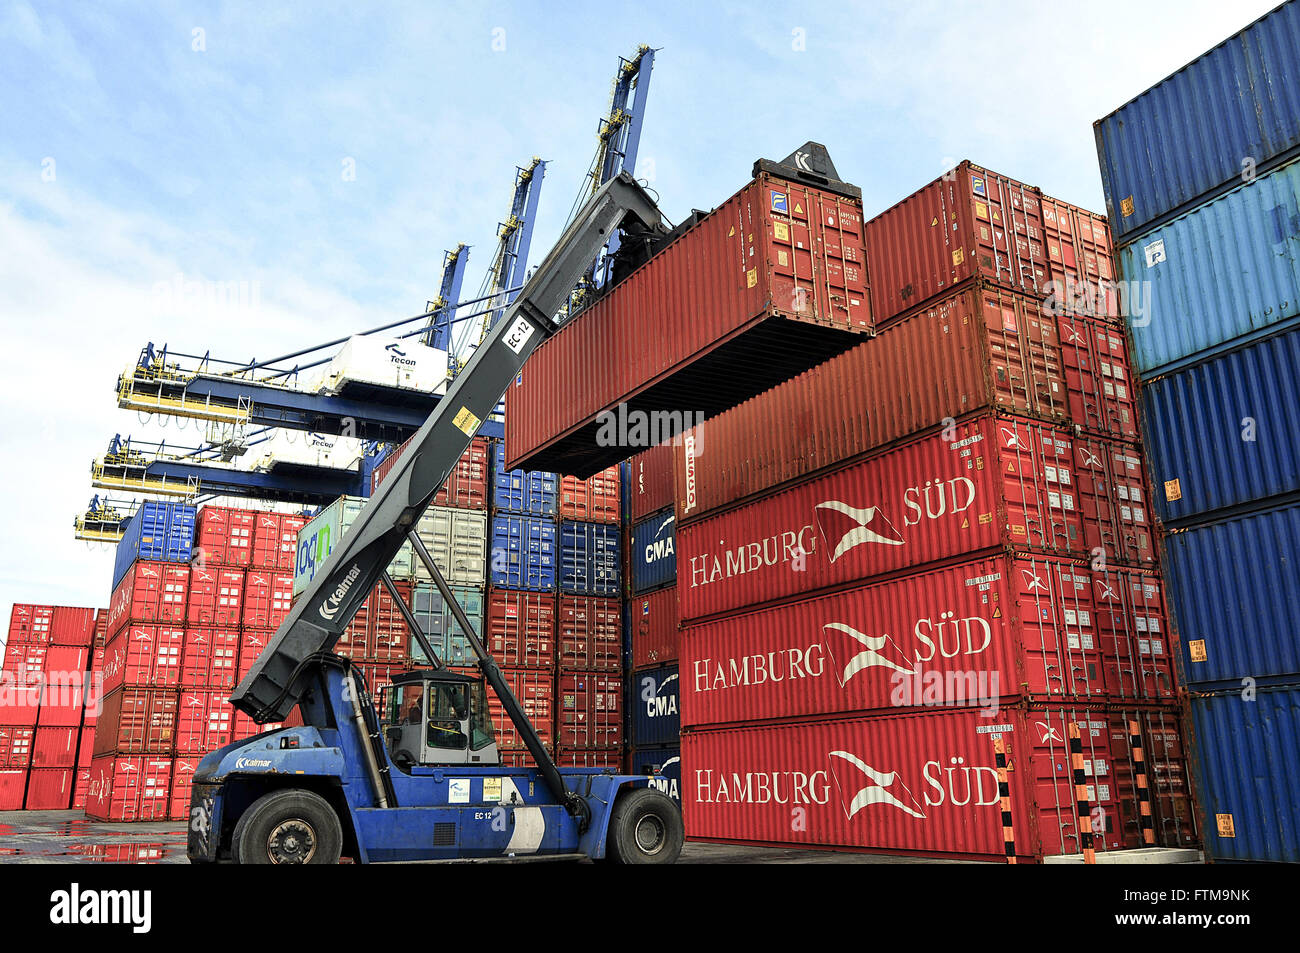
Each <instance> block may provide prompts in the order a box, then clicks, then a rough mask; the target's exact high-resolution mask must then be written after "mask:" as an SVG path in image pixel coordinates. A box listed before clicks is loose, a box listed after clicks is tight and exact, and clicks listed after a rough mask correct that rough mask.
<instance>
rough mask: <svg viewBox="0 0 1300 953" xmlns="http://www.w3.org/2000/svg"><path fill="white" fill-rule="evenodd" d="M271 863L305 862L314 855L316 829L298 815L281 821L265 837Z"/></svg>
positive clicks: (308, 861) (309, 860) (267, 853)
mask: <svg viewBox="0 0 1300 953" xmlns="http://www.w3.org/2000/svg"><path fill="white" fill-rule="evenodd" d="M266 855H267V857H269V858H270V860H271V863H273V864H306V863H310V862H311V859H312V858H313V857H315V856H316V830H315V828H313V827H312V826H311V825H310V824H308V823H307V822H306V821H304V820H303V819H302V818H300V817H295V818H290V819H289V820H286V821H281V822H280V823H279V824H277V825H276V826H275V827H274V828H272V830H271V833H270V834H269V835H268V836H267V838H266Z"/></svg>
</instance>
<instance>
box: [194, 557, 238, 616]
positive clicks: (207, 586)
mask: <svg viewBox="0 0 1300 953" xmlns="http://www.w3.org/2000/svg"><path fill="white" fill-rule="evenodd" d="M243 617H244V570H242V569H219V568H217V567H216V566H205V565H200V564H199V563H195V564H194V565H193V566H191V567H190V589H189V595H188V597H187V599H186V607H185V621H186V623H187V624H189V625H215V626H238V625H240V623H241V621H242V619H243Z"/></svg>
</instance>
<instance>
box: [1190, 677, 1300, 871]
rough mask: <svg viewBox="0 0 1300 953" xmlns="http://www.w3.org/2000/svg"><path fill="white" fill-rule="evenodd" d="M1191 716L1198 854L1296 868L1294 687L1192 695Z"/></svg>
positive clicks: (1298, 725) (1299, 827) (1299, 720)
mask: <svg viewBox="0 0 1300 953" xmlns="http://www.w3.org/2000/svg"><path fill="white" fill-rule="evenodd" d="M1191 711H1192V726H1193V730H1194V731H1195V733H1196V745H1195V759H1194V766H1193V773H1194V774H1195V778H1196V786H1197V793H1198V794H1199V797H1200V803H1201V810H1202V811H1203V813H1204V817H1205V824H1204V825H1203V826H1204V835H1205V852H1206V853H1207V854H1208V855H1209V856H1210V857H1212V858H1214V859H1215V860H1219V861H1225V860H1236V861H1255V862H1274V863H1292V864H1294V863H1297V862H1300V798H1298V797H1296V779H1297V778H1300V686H1295V685H1290V686H1284V687H1278V688H1262V689H1259V690H1258V691H1257V692H1255V693H1253V694H1252V695H1250V696H1249V697H1243V693H1242V692H1241V691H1240V690H1237V691H1234V692H1223V693H1221V694H1213V695H1196V694H1194V695H1192V698H1191Z"/></svg>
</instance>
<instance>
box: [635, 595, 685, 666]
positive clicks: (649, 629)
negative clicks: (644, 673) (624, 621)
mask: <svg viewBox="0 0 1300 953" xmlns="http://www.w3.org/2000/svg"><path fill="white" fill-rule="evenodd" d="M627 605H628V609H627V611H628V612H629V613H630V615H631V620H630V623H631V628H632V667H633V668H634V669H642V668H658V667H659V666H660V665H667V664H668V663H669V662H673V661H676V659H677V657H678V655H679V652H680V650H679V644H680V638H681V634H680V633H679V632H678V627H679V625H680V616H679V615H678V612H677V587H676V586H669V587H668V588H667V589H659V590H657V591H655V592H649V593H646V594H645V595H644V596H635V597H633V598H632V599H631V600H630V601H629V602H628V604H627Z"/></svg>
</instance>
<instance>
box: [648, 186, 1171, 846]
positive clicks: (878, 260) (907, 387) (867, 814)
mask: <svg viewBox="0 0 1300 953" xmlns="http://www.w3.org/2000/svg"><path fill="white" fill-rule="evenodd" d="M865 240H866V258H867V261H868V265H869V269H870V274H871V294H872V306H873V307H872V309H873V313H874V314H875V316H876V319H877V326H878V329H879V333H878V335H877V336H876V337H875V338H873V339H872V340H870V341H868V342H866V343H864V344H862V345H859V346H858V347H856V348H854V349H853V350H851V351H848V352H846V353H845V354H843V355H840V356H838V357H835V358H832V359H831V360H829V361H827V362H826V363H825V364H823V365H821V366H819V367H817V368H815V369H813V370H812V371H809V372H807V373H805V374H803V375H800V376H799V377H796V378H794V379H792V380H791V381H788V382H787V383H785V384H782V385H780V386H778V387H776V388H773V389H772V390H771V391H769V392H767V393H766V394H763V395H760V396H759V397H756V398H754V399H752V400H750V401H747V402H746V403H744V404H741V405H740V406H739V407H736V408H734V409H732V410H730V411H728V412H726V413H724V414H722V415H720V416H718V417H716V418H714V419H712V420H709V421H707V422H705V423H704V424H702V425H700V426H699V427H697V428H696V429H695V430H694V431H692V432H690V433H688V434H687V435H686V437H685V439H684V441H683V445H682V447H680V448H678V449H677V450H676V452H675V454H674V457H675V462H674V474H675V496H676V507H677V509H676V515H677V558H678V562H679V567H680V568H679V583H678V586H677V591H678V603H679V612H680V615H681V618H682V620H683V624H684V626H685V628H684V630H683V631H682V633H681V639H680V666H681V673H682V678H681V682H682V688H681V693H682V703H681V715H682V725H683V735H682V763H683V764H684V765H685V770H684V772H683V779H684V784H683V814H684V817H685V820H686V826H687V834H688V836H691V837H696V838H703V839H717V840H742V841H750V842H754V841H757V842H767V843H785V844H800V845H809V846H842V847H850V848H858V849H873V850H883V851H902V852H918V853H925V854H937V855H959V856H982V857H1001V856H1003V855H1004V852H1005V851H1014V852H1015V854H1016V855H1017V856H1019V857H1022V858H1024V859H1027V860H1036V859H1041V858H1043V857H1044V856H1048V855H1057V854H1071V853H1078V852H1079V851H1080V850H1081V846H1082V843H1083V841H1084V839H1085V838H1084V835H1085V833H1088V832H1089V831H1088V829H1089V828H1091V830H1092V832H1095V833H1096V846H1097V848H1098V849H1105V850H1114V849H1120V848H1125V847H1138V846H1141V845H1142V843H1143V834H1142V827H1141V818H1142V817H1143V816H1144V813H1143V807H1142V805H1141V804H1140V803H1139V796H1138V790H1139V785H1138V784H1137V781H1136V777H1137V770H1136V767H1137V764H1138V758H1137V756H1136V753H1135V752H1134V751H1133V750H1131V749H1130V737H1131V735H1130V723H1131V722H1133V721H1136V722H1138V723H1139V735H1140V737H1141V738H1142V744H1143V746H1144V747H1145V749H1146V751H1147V753H1148V754H1147V758H1148V761H1149V762H1155V761H1156V760H1157V755H1156V753H1155V752H1156V751H1157V750H1158V751H1159V752H1160V753H1159V756H1158V757H1159V764H1158V765H1155V770H1154V772H1153V774H1154V778H1153V779H1152V780H1153V784H1152V786H1153V788H1154V801H1155V803H1153V804H1151V805H1150V810H1151V812H1152V814H1153V815H1154V816H1155V818H1156V830H1155V835H1156V838H1157V843H1160V844H1164V845H1169V846H1175V845H1177V846H1186V845H1188V844H1190V843H1192V842H1193V840H1194V837H1195V830H1194V823H1193V819H1192V817H1191V811H1190V806H1189V803H1188V798H1187V794H1186V786H1185V778H1184V777H1183V769H1182V764H1181V757H1182V751H1181V745H1180V744H1179V742H1178V730H1177V718H1176V713H1175V712H1174V711H1173V710H1172V709H1171V708H1170V707H1169V706H1170V705H1171V703H1172V701H1173V698H1174V685H1173V683H1172V678H1171V666H1170V665H1169V663H1168V658H1169V654H1168V653H1169V651H1170V646H1169V644H1168V636H1167V634H1166V628H1167V627H1166V625H1165V622H1164V618H1163V609H1162V603H1161V599H1160V586H1159V579H1158V576H1157V575H1156V574H1155V572H1154V557H1153V554H1152V547H1151V544H1150V530H1149V528H1148V525H1147V520H1148V517H1147V516H1146V499H1147V492H1146V487H1145V483H1144V479H1143V475H1142V466H1141V452H1140V449H1139V448H1138V447H1137V445H1136V444H1134V443H1133V442H1132V440H1133V437H1134V436H1135V434H1134V432H1133V430H1132V414H1131V397H1130V396H1129V395H1128V394H1127V391H1126V390H1122V388H1126V386H1127V373H1126V371H1125V349H1124V347H1123V344H1122V341H1121V340H1120V335H1119V329H1118V328H1117V326H1116V325H1115V323H1114V316H1113V313H1112V304H1113V302H1112V301H1110V300H1109V299H1107V298H1105V297H1102V296H1098V295H1096V294H1084V293H1082V290H1081V289H1080V287H1079V284H1080V282H1085V281H1086V282H1087V284H1086V286H1085V287H1090V288H1095V287H1096V286H1097V285H1098V283H1100V282H1102V281H1106V280H1109V279H1110V277H1111V258H1110V246H1109V239H1108V235H1107V231H1106V228H1105V222H1104V220H1103V219H1100V218H1099V217H1097V216H1095V215H1092V214H1091V213H1088V212H1085V211H1083V210H1081V209H1077V208H1074V207H1072V206H1069V205H1067V204H1066V203H1063V202H1059V201H1057V200H1054V199H1051V198H1050V197H1047V196H1044V195H1043V194H1042V193H1041V191H1040V190H1038V189H1036V188H1032V187H1030V186H1027V185H1024V184H1023V183H1020V182H1017V181H1016V180H1014V179H1011V178H1009V177H1007V176H1004V175H1000V174H998V173H994V172H991V171H989V170H986V169H982V168H980V167H978V166H975V165H973V164H971V163H969V162H964V163H962V164H961V165H959V166H958V167H957V168H956V169H954V170H953V171H952V172H950V173H948V174H946V175H944V176H943V177H941V178H940V179H939V180H937V181H935V182H934V183H932V184H931V185H929V186H927V187H926V188H924V189H922V190H921V191H919V192H917V193H916V194H915V195H913V196H911V197H910V198H908V199H906V200H904V201H903V202H901V203H899V204H898V205H896V206H894V207H893V208H891V209H889V210H888V211H886V212H885V213H883V214H882V215H880V216H878V217H877V218H876V219H874V220H872V221H870V222H868V223H867V224H866V227H865ZM1067 289H1069V290H1068V291H1067ZM1065 327H1068V328H1069V343H1068V344H1065V343H1063V340H1062V337H1063V334H1062V329H1063V328H1065ZM777 422H779V424H778V423H777ZM1075 731H1077V732H1078V733H1079V735H1080V737H1081V744H1082V749H1083V759H1084V770H1085V772H1086V773H1087V775H1088V782H1089V783H1088V785H1087V800H1088V802H1089V806H1088V812H1087V814H1088V816H1087V817H1085V818H1080V816H1079V814H1078V811H1077V806H1078V805H1077V799H1076V796H1075V789H1074V784H1073V775H1072V771H1071V767H1070V756H1069V749H1068V745H1069V739H1070V735H1071V734H1072V733H1073V732H1075ZM995 741H997V742H1000V743H1002V744H1004V745H1005V747H1006V752H1007V757H1008V759H1009V762H1010V763H1011V764H1012V765H1014V769H1013V773H1012V775H1011V778H1010V785H1011V787H1010V793H1011V801H1012V815H1013V841H1014V843H1013V844H1012V845H1011V846H1008V845H1007V843H1006V841H1005V840H1004V837H1003V833H1004V832H1003V826H1002V819H1001V812H1000V809H999V798H998V793H997V784H996V780H995V777H996V769H995V763H996V762H995V758H996V753H995V749H994V744H995ZM1157 742H1159V743H1158V744H1157Z"/></svg>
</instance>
